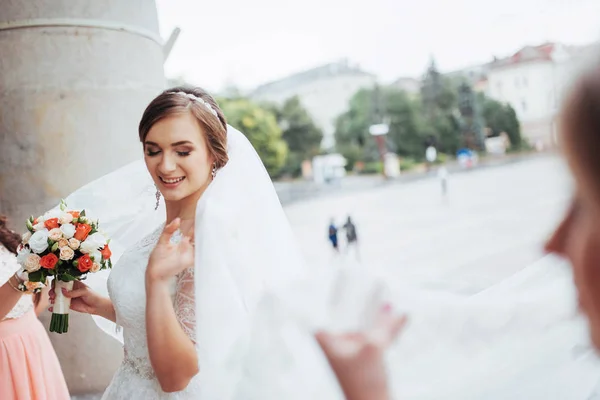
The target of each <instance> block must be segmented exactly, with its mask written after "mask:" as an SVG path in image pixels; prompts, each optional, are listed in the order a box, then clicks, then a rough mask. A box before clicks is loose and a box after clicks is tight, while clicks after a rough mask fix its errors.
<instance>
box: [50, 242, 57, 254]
mask: <svg viewBox="0 0 600 400" xmlns="http://www.w3.org/2000/svg"><path fill="white" fill-rule="evenodd" d="M51 250H52V252H53V253H54V252H55V251H56V250H58V242H54V244H53V245H52V249H51Z"/></svg>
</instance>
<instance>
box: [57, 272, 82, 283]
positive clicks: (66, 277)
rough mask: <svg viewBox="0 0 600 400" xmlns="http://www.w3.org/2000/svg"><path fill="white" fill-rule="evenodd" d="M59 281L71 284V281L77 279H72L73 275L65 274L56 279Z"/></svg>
mask: <svg viewBox="0 0 600 400" xmlns="http://www.w3.org/2000/svg"><path fill="white" fill-rule="evenodd" d="M58 279H59V280H61V281H63V282H72V281H76V280H77V278H76V277H74V276H73V275H70V274H67V273H66V272H65V273H63V274H61V275H60V276H59V277H58Z"/></svg>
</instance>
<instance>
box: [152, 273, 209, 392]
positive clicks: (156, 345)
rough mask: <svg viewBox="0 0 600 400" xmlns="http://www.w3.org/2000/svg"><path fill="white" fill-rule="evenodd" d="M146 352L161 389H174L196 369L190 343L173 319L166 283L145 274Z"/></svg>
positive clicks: (194, 352) (182, 385) (185, 384)
mask: <svg viewBox="0 0 600 400" xmlns="http://www.w3.org/2000/svg"><path fill="white" fill-rule="evenodd" d="M146 331H147V335H148V352H149V354H150V362H151V364H152V368H153V369H154V373H155V374H156V378H157V379H158V382H159V383H160V386H161V388H162V390H163V391H165V392H167V393H170V392H178V391H180V390H183V389H185V388H186V387H187V385H188V384H189V382H190V380H191V379H192V378H193V377H194V376H195V375H196V374H198V372H199V368H198V355H197V353H196V348H195V346H194V342H193V341H192V339H190V337H189V336H188V335H187V334H186V332H185V331H184V329H183V327H182V326H181V324H180V321H179V320H178V318H177V313H176V310H175V307H174V306H173V300H172V298H171V294H170V291H169V284H168V282H167V281H165V280H162V279H157V278H153V276H152V275H151V274H147V275H146Z"/></svg>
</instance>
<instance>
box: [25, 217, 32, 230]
mask: <svg viewBox="0 0 600 400" xmlns="http://www.w3.org/2000/svg"><path fill="white" fill-rule="evenodd" d="M31 218H33V217H31ZM25 226H26V227H27V230H28V231H29V232H31V233H33V221H30V220H27V221H26V222H25Z"/></svg>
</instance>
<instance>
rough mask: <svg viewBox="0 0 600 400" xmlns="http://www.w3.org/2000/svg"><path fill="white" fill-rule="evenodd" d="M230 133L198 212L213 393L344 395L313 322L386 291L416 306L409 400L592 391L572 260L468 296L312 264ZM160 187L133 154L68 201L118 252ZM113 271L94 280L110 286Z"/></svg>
mask: <svg viewBox="0 0 600 400" xmlns="http://www.w3.org/2000/svg"><path fill="white" fill-rule="evenodd" d="M228 141H229V143H228V153H229V156H230V161H229V163H228V164H227V165H226V166H225V167H224V168H223V169H222V170H220V171H219V172H218V173H217V176H216V178H215V180H214V181H213V182H212V183H211V185H210V186H209V188H208V189H207V191H206V192H205V194H204V195H203V197H202V199H201V200H200V202H199V203H198V207H197V215H196V230H195V232H196V238H195V241H196V266H195V268H196V271H195V285H196V293H195V296H196V298H195V299H196V314H197V318H196V321H197V343H198V352H199V362H200V376H201V378H200V379H201V380H202V383H203V392H202V398H206V399H220V400H227V399H231V398H235V399H243V400H254V399H256V400H259V399H260V400H270V399H273V400H279V399H286V400H295V399H298V400H301V399H340V400H341V399H343V395H342V393H341V391H340V389H339V387H338V385H337V383H336V380H335V378H334V377H333V374H332V372H331V370H330V369H329V367H328V364H327V362H326V360H325V359H324V357H323V355H322V353H321V351H320V349H319V348H318V346H317V344H316V342H315V341H314V339H313V337H312V334H313V333H314V331H315V330H316V329H321V328H328V329H341V330H345V329H356V328H357V327H359V326H361V325H362V326H364V325H365V324H368V320H369V315H370V313H371V311H372V310H373V309H375V308H376V307H377V306H378V305H380V304H381V302H383V301H389V302H392V303H393V304H394V305H395V307H396V309H399V310H404V311H407V312H408V313H409V318H410V320H409V321H410V322H409V326H408V328H407V329H406V331H405V333H403V335H402V337H401V338H400V340H399V341H398V344H397V345H396V346H395V347H394V348H393V349H392V352H391V353H390V356H389V369H390V375H391V376H392V377H393V379H392V381H393V385H394V392H395V394H396V395H398V396H399V397H401V398H406V399H438V398H445V399H482V398H485V399H498V400H500V399H509V398H510V399H533V398H544V399H574V400H578V399H582V400H583V399H587V398H588V395H589V393H590V391H591V390H592V388H593V386H594V385H595V384H596V382H597V381H598V376H600V365H599V364H598V362H597V361H596V359H595V357H594V356H593V351H592V350H591V346H590V345H589V343H588V338H587V332H586V325H585V322H584V321H583V320H582V319H581V318H580V317H578V316H577V314H576V305H575V302H574V293H573V287H572V283H571V277H570V273H569V269H568V268H566V267H565V266H564V265H561V264H560V263H559V262H557V261H556V260H554V259H552V258H546V259H543V260H542V261H540V262H539V263H537V264H534V265H532V266H530V267H529V268H527V269H525V270H524V271H523V272H522V273H520V274H517V275H516V276H514V277H513V278H512V279H510V280H508V281H506V282H505V283H502V284H500V285H497V286H496V287H494V288H491V289H490V290H488V291H486V292H483V293H481V294H479V295H477V296H469V297H466V296H465V297H462V296H455V295H449V294H441V293H436V292H428V291H425V290H420V289H415V288H414V287H409V286H406V285H402V283H401V282H394V281H391V280H390V281H386V279H385V277H373V276H369V274H367V273H364V272H356V271H344V272H343V273H342V274H338V273H337V272H335V271H334V270H328V271H315V270H309V268H310V267H309V266H305V265H302V259H301V256H300V254H299V252H298V250H297V248H296V245H295V241H294V240H293V237H292V233H291V231H290V227H289V226H288V223H287V220H286V217H285V215H284V213H283V210H282V208H281V205H280V203H279V200H278V199H277V195H276V193H275V190H274V188H273V185H272V183H271V181H270V179H269V177H268V175H267V173H266V171H265V169H264V166H263V165H262V163H261V162H260V160H259V158H258V156H257V154H256V152H255V151H254V149H253V148H252V146H251V145H250V143H249V142H248V140H247V139H246V138H245V137H244V136H243V135H242V134H241V133H240V132H239V131H237V130H235V129H233V128H231V127H229V129H228ZM154 193H155V188H154V184H153V182H152V179H151V177H150V175H149V174H148V172H147V170H146V168H145V165H144V163H143V162H142V161H136V162H134V163H132V164H130V165H128V166H125V167H123V168H121V169H119V170H117V171H115V172H113V173H111V174H108V175H106V176H104V177H102V178H100V179H98V180H97V181H94V182H92V183H90V184H88V185H86V186H85V187H83V188H81V189H79V190H78V191H76V192H75V193H73V194H72V195H71V196H69V197H67V199H66V200H67V203H68V204H69V207H71V208H77V209H79V208H85V209H86V210H87V211H88V215H89V216H91V217H94V218H98V219H100V226H101V229H103V230H104V231H105V232H107V234H108V235H109V236H110V237H111V238H112V241H111V246H112V250H113V260H114V261H115V262H118V258H119V257H120V255H121V254H122V253H123V251H124V250H125V249H127V248H128V247H130V246H132V245H133V244H135V243H136V242H137V241H138V240H140V239H141V238H143V237H144V236H146V235H147V234H148V233H150V232H152V231H153V230H154V229H156V227H158V226H159V225H160V224H162V223H163V222H164V220H165V212H164V207H163V206H162V204H161V206H160V208H159V210H157V211H155V210H154V205H155V198H154ZM106 275H107V274H104V278H106ZM102 278H103V277H102V276H95V277H93V278H91V279H89V280H88V283H89V284H90V285H91V286H92V287H93V288H94V289H96V290H98V291H100V292H104V293H106V281H105V279H102ZM384 282H385V285H384ZM384 286H387V287H388V290H387V291H385V290H383V289H382V288H383V287H384ZM97 323H98V325H99V326H100V327H101V328H103V329H104V330H105V331H106V332H108V333H109V334H111V335H113V336H115V337H116V338H119V336H120V335H119V333H118V330H116V329H115V326H114V324H111V323H109V322H108V321H105V320H102V319H101V318H98V319H97Z"/></svg>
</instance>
